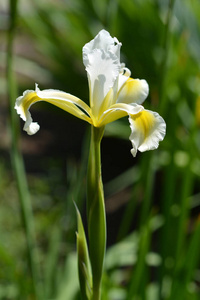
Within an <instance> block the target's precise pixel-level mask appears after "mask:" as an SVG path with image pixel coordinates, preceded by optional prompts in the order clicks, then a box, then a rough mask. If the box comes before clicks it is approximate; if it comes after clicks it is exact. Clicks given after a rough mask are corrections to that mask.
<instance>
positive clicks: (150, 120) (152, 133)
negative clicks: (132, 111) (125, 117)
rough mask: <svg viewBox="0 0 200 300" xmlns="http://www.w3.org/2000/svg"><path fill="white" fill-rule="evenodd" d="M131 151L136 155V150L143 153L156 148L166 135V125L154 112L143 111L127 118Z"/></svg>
mask: <svg viewBox="0 0 200 300" xmlns="http://www.w3.org/2000/svg"><path fill="white" fill-rule="evenodd" d="M129 122H130V127H131V135H130V137H129V139H130V140H131V142H132V146H133V149H132V150H131V153H132V154H133V156H135V155H136V153H137V150H139V151H141V152H144V151H147V150H153V149H156V148H158V144H159V141H162V140H163V138H164V136H165V133H166V124H165V121H164V120H163V118H162V117H161V116H160V115H159V114H158V113H156V112H152V111H149V110H143V111H141V112H140V113H138V114H137V115H131V116H129Z"/></svg>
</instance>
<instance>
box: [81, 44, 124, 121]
mask: <svg viewBox="0 0 200 300" xmlns="http://www.w3.org/2000/svg"><path fill="white" fill-rule="evenodd" d="M88 61H89V63H88V65H87V67H86V71H87V73H88V81H89V89H90V106H91V110H92V113H93V116H94V118H96V119H98V117H99V112H100V108H101V106H102V104H103V101H104V98H105V97H106V95H107V93H108V92H109V90H110V89H111V88H112V87H113V85H114V83H115V81H116V79H117V78H118V75H119V71H120V63H119V60H118V58H117V56H116V55H115V54H113V53H112V52H104V51H103V50H100V49H94V50H93V51H92V52H91V53H89V54H88Z"/></svg>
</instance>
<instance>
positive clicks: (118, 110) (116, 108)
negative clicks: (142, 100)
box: [97, 103, 144, 127]
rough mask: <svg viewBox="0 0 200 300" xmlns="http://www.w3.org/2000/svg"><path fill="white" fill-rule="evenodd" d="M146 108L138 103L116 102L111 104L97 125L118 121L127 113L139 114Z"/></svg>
mask: <svg viewBox="0 0 200 300" xmlns="http://www.w3.org/2000/svg"><path fill="white" fill-rule="evenodd" d="M143 109H144V108H143V106H141V105H137V104H126V103H116V104H113V105H111V107H110V108H109V109H107V110H106V111H105V112H104V113H103V114H102V116H101V118H100V119H99V122H98V124H97V126H99V127H100V126H105V125H106V124H108V123H111V122H113V121H116V120H118V119H120V118H123V117H125V116H127V115H134V114H138V113H139V112H140V111H142V110H143Z"/></svg>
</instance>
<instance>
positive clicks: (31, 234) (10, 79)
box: [7, 0, 44, 300]
mask: <svg viewBox="0 0 200 300" xmlns="http://www.w3.org/2000/svg"><path fill="white" fill-rule="evenodd" d="M16 17H17V0H10V27H9V31H8V47H7V85H8V98H9V109H10V132H11V140H12V145H11V146H12V147H11V159H12V164H13V169H14V173H15V178H16V183H17V188H18V194H19V200H20V205H21V210H22V221H23V225H24V229H25V235H26V242H27V256H28V263H29V268H30V271H31V276H32V282H33V289H34V294H35V298H36V299H37V300H42V299H44V298H43V296H42V289H41V287H40V285H39V270H38V259H37V253H36V250H35V231H34V223H33V214H32V207H31V201H30V195H29V191H28V185H27V181H26V174H25V170H24V164H23V159H22V155H21V153H20V152H19V150H18V137H19V122H18V117H17V114H16V112H15V110H14V103H15V99H16V94H17V93H16V90H17V88H16V81H15V76H14V74H13V51H12V49H13V41H14V35H15V24H16Z"/></svg>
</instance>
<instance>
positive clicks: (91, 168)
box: [87, 126, 106, 300]
mask: <svg viewBox="0 0 200 300" xmlns="http://www.w3.org/2000/svg"><path fill="white" fill-rule="evenodd" d="M103 132H104V127H100V128H97V127H93V126H91V143H90V153H89V161H88V174H87V217H88V235H89V255H90V262H91V268H92V283H93V285H92V287H93V296H92V300H100V299H101V279H102V272H103V263H104V256H105V248H106V217H105V205H104V192H103V184H102V177H101V154H100V153H101V151H100V144H101V139H102V136H103Z"/></svg>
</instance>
